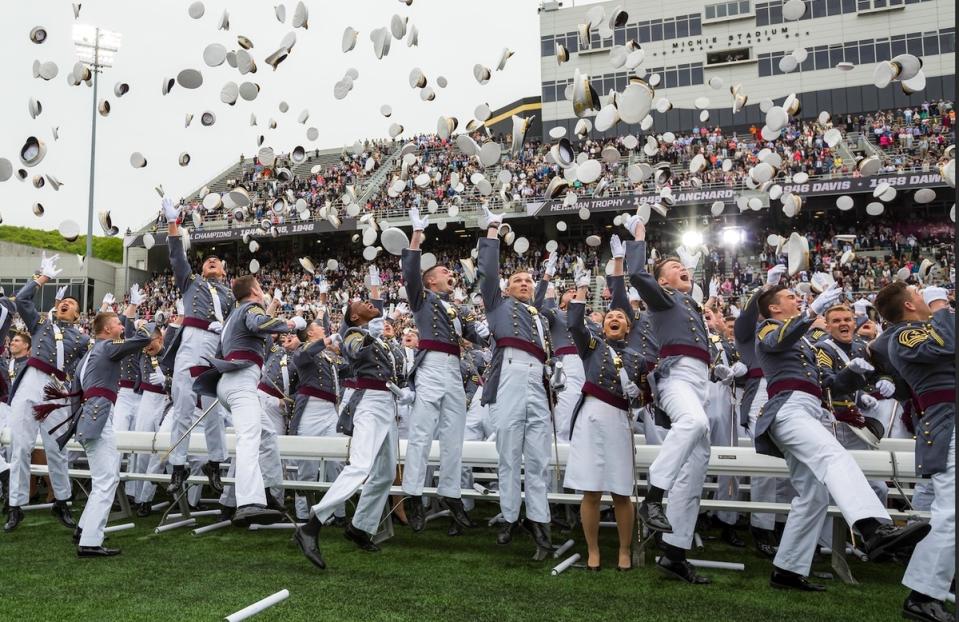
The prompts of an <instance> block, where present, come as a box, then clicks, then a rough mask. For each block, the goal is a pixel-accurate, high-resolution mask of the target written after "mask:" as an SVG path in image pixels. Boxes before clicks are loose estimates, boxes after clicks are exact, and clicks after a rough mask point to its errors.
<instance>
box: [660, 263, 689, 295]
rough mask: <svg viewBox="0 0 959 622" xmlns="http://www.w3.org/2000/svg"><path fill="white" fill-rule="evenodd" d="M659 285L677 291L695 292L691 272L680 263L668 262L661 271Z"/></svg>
mask: <svg viewBox="0 0 959 622" xmlns="http://www.w3.org/2000/svg"><path fill="white" fill-rule="evenodd" d="M659 284H660V285H665V286H667V287H671V288H673V289H675V290H678V291H681V292H684V293H689V292H691V291H693V280H692V279H691V278H690V276H689V270H687V269H686V266H684V265H683V264H681V263H679V262H678V261H667V262H666V263H665V264H664V265H663V267H662V268H661V269H660V271H659Z"/></svg>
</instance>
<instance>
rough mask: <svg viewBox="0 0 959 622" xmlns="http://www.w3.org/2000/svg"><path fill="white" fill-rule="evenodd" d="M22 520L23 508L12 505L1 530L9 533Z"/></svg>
mask: <svg viewBox="0 0 959 622" xmlns="http://www.w3.org/2000/svg"><path fill="white" fill-rule="evenodd" d="M22 520H23V510H21V509H20V508H19V506H16V505H12V506H10V512H9V513H8V514H7V522H6V523H4V525H3V530H4V531H5V532H7V533H10V532H11V531H13V530H14V529H16V528H17V526H18V525H19V524H20V521H22Z"/></svg>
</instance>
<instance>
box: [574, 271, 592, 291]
mask: <svg viewBox="0 0 959 622" xmlns="http://www.w3.org/2000/svg"><path fill="white" fill-rule="evenodd" d="M592 282H593V275H591V274H590V273H589V272H578V273H577V274H576V287H577V288H579V287H589V286H590V284H591V283H592Z"/></svg>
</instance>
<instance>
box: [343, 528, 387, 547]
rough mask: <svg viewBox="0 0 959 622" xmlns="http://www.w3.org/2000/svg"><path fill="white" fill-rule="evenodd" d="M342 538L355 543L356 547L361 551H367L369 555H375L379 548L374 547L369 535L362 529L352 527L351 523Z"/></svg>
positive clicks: (374, 544)
mask: <svg viewBox="0 0 959 622" xmlns="http://www.w3.org/2000/svg"><path fill="white" fill-rule="evenodd" d="M343 537H344V538H346V539H347V540H352V541H353V542H355V543H356V546H358V547H360V549H361V550H364V551H369V552H370V553H376V552H377V551H379V550H380V547H378V546H376V543H375V542H373V539H372V538H371V537H370V534H368V533H366V532H365V531H363V530H362V529H357V528H356V527H354V526H353V523H350V524H348V525H347V526H346V529H345V530H344V531H343Z"/></svg>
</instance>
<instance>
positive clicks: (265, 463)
mask: <svg viewBox="0 0 959 622" xmlns="http://www.w3.org/2000/svg"><path fill="white" fill-rule="evenodd" d="M279 340H280V345H279V346H277V345H273V346H272V347H271V348H270V354H269V355H268V356H267V358H266V363H265V364H264V365H263V372H262V373H261V374H260V383H259V384H258V385H256V389H257V398H259V400H260V409H261V411H262V413H263V417H262V418H261V425H262V426H263V429H262V432H261V434H260V471H261V472H262V473H263V485H264V486H265V487H266V488H267V489H268V490H269V491H270V494H271V496H272V498H273V500H274V501H279V502H281V503H282V501H283V461H282V460H281V459H280V446H279V442H278V438H277V437H278V436H282V435H284V434H286V433H287V429H288V426H287V421H288V419H289V417H288V416H287V415H288V413H289V412H290V411H291V410H292V403H291V402H290V399H291V396H292V395H293V391H294V389H295V388H296V386H297V384H298V382H299V374H298V370H297V368H296V365H295V364H294V362H293V358H294V355H295V353H296V351H297V349H299V347H300V345H301V343H300V338H299V337H298V336H297V334H296V333H286V334H281V335H280V336H279ZM266 501H267V505H268V506H269V504H270V497H267V500H266Z"/></svg>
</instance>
